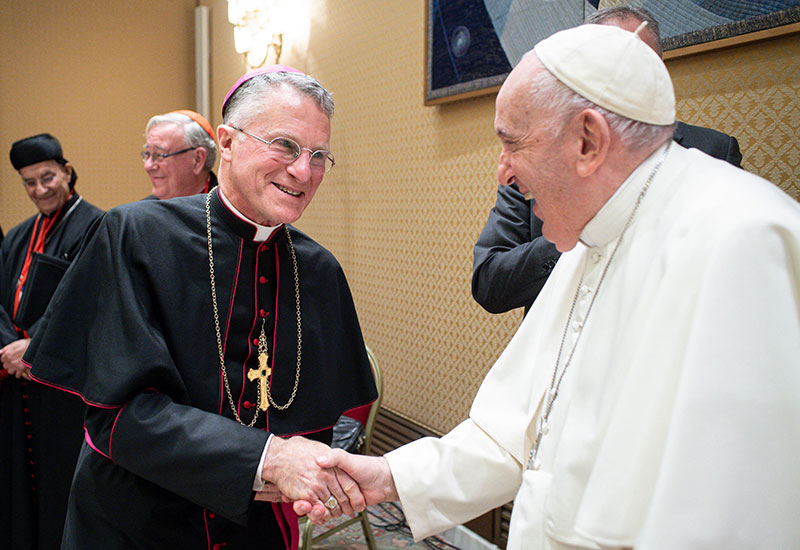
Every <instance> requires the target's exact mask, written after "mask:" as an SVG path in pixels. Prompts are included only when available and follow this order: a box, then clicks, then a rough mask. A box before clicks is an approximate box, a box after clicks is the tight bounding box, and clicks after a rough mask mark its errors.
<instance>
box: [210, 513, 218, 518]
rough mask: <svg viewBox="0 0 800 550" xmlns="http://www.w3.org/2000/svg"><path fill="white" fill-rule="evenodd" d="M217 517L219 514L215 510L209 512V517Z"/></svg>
mask: <svg viewBox="0 0 800 550" xmlns="http://www.w3.org/2000/svg"><path fill="white" fill-rule="evenodd" d="M215 517H217V514H215V513H214V512H209V513H208V519H214V518H215Z"/></svg>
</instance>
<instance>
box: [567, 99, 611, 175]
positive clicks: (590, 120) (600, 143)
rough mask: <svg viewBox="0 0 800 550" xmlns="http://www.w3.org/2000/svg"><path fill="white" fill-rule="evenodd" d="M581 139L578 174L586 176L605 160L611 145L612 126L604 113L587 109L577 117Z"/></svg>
mask: <svg viewBox="0 0 800 550" xmlns="http://www.w3.org/2000/svg"><path fill="white" fill-rule="evenodd" d="M576 124H577V131H578V140H579V146H580V147H579V151H578V158H577V161H576V164H575V168H576V171H577V173H578V175H579V176H580V177H582V178H586V177H588V176H590V175H592V174H593V173H595V172H596V171H597V170H598V169H599V168H600V167H601V166H602V165H603V163H604V162H605V160H606V158H607V157H608V152H609V149H610V147H611V128H609V126H608V122H606V119H605V117H604V116H603V115H601V114H600V113H598V112H597V111H595V110H594V109H585V110H584V111H583V112H581V113H580V114H579V115H578V117H577V122H576Z"/></svg>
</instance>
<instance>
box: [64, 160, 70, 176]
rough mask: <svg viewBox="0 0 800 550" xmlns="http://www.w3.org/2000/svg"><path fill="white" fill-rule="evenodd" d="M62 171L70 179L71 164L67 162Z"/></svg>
mask: <svg viewBox="0 0 800 550" xmlns="http://www.w3.org/2000/svg"><path fill="white" fill-rule="evenodd" d="M64 170H65V171H66V172H67V177H68V178H71V177H72V163H71V162H68V163H66V164H64Z"/></svg>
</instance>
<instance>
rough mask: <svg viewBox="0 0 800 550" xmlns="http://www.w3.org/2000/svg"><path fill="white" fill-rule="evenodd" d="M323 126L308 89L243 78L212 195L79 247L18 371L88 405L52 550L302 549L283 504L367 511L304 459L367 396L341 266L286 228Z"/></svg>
mask: <svg viewBox="0 0 800 550" xmlns="http://www.w3.org/2000/svg"><path fill="white" fill-rule="evenodd" d="M332 114H333V100H332V98H331V96H330V94H329V93H328V92H327V91H326V90H325V89H324V88H323V87H322V86H321V85H320V84H319V83H318V82H317V81H316V80H315V79H313V78H311V77H310V76H307V75H304V74H301V73H299V72H298V71H296V70H295V69H291V68H289V67H283V66H277V67H270V68H266V69H261V70H258V71H256V72H254V73H248V74H247V75H245V76H244V77H242V78H241V79H240V80H239V81H238V82H237V83H236V84H235V85H234V86H233V88H232V89H231V91H230V92H229V93H228V96H227V97H226V98H225V102H224V106H223V121H224V124H222V125H220V126H219V128H218V130H217V132H218V139H219V151H220V158H221V163H220V171H219V186H218V187H217V188H216V189H214V190H212V191H211V192H210V193H208V194H202V195H195V196H189V197H181V198H177V199H174V200H170V201H139V202H136V203H131V204H128V205H123V206H121V207H119V208H116V209H113V210H111V211H110V212H109V213H108V214H107V215H106V216H105V218H104V220H103V221H102V223H100V224H99V226H98V227H97V230H96V231H95V232H94V234H93V237H92V238H91V239H90V240H88V242H87V244H86V246H85V249H84V253H83V254H82V256H81V259H80V261H79V262H78V263H77V264H76V265H75V267H74V269H72V270H71V271H70V273H69V274H68V275H67V277H66V278H65V280H64V284H63V285H62V287H61V289H60V290H59V292H58V293H57V295H56V297H55V298H54V300H56V301H57V302H59V303H60V304H61V305H62V306H63V307H62V308H60V309H59V310H57V311H60V310H61V309H64V310H67V309H68V310H69V311H71V315H70V316H69V317H67V316H62V315H57V314H53V315H52V316H51V317H50V318H49V322H48V325H47V331H46V333H45V336H44V337H43V338H39V339H34V340H33V341H32V342H31V346H30V348H29V353H28V354H27V355H26V358H25V359H26V361H28V362H30V363H32V365H33V368H32V371H31V372H32V376H33V377H34V379H36V380H39V381H41V382H43V383H46V384H50V385H53V386H56V387H58V388H62V389H65V390H67V391H71V392H74V393H77V394H80V395H81V396H82V397H83V398H84V400H85V401H86V402H87V403H89V405H90V406H89V407H88V412H87V414H86V443H85V444H84V445H83V449H82V451H81V456H80V458H79V463H78V467H77V469H76V472H75V477H74V480H73V485H72V494H71V500H70V505H69V509H68V517H67V525H66V528H65V530H64V539H63V546H62V547H63V548H67V549H70V548H81V549H83V548H108V549H123V548H223V547H224V548H225V549H226V550H234V549H237V548H256V547H258V548H287V549H288V548H296V546H297V539H298V528H297V517H296V516H295V515H294V513H293V511H292V509H291V507H290V506H289V505H287V504H283V503H282V502H281V500H282V498H283V497H286V498H292V499H297V498H305V499H314V500H321V501H323V502H326V503H327V505H328V506H329V508H330V509H331V510H332V513H333V515H337V516H338V515H340V514H342V513H351V512H352V511H353V510H356V509H359V510H360V509H362V507H363V498H362V496H361V494H360V493H359V492H358V490H357V488H356V489H354V487H355V485H354V483H353V482H352V480H348V478H347V477H346V476H344V475H340V476H339V477H338V478H337V476H336V475H335V473H334V472H333V471H332V470H325V469H321V468H319V467H318V466H316V464H315V463H314V460H313V459H314V456H315V455H317V454H319V453H320V452H322V450H323V449H327V447H325V446H324V445H323V444H322V443H320V441H322V442H325V443H329V442H330V440H331V435H332V434H331V427H332V426H333V425H334V423H335V422H336V421H337V419H338V418H339V416H340V415H342V414H343V413H345V412H348V411H349V414H351V415H354V416H356V417H359V416H362V417H363V415H364V414H365V413H366V409H367V407H368V406H369V404H370V403H371V402H372V401H374V399H375V398H376V390H375V385H374V381H373V377H372V372H371V369H370V365H369V362H368V360H367V355H366V350H365V347H364V342H363V339H362V336H361V329H360V327H359V323H358V319H357V316H356V311H355V307H354V304H353V300H352V297H351V294H350V290H349V288H348V285H347V281H346V280H345V276H344V273H343V272H342V269H341V267H340V266H339V264H338V263H337V261H336V259H335V258H334V257H333V255H331V253H330V252H328V251H327V250H325V249H324V248H322V247H321V246H320V245H319V244H317V243H316V242H314V241H313V240H311V239H310V238H309V237H308V236H306V235H305V234H303V233H301V232H300V231H298V230H297V229H295V228H294V227H291V226H290V225H289V224H290V223H292V222H294V221H295V220H297V219H298V218H299V217H300V215H301V214H302V213H303V211H304V210H305V208H306V207H307V206H308V204H309V202H311V199H312V198H313V197H314V194H315V193H316V191H317V189H318V188H319V185H320V184H321V183H322V179H323V177H324V176H325V172H326V171H327V170H329V169H330V168H331V167H333V164H334V162H333V155H332V154H331V153H330V152H329V148H330V145H329V143H330V128H331V127H330V118H331V115H332ZM178 150H179V149H176V150H175V151H173V150H172V149H170V150H169V153H165V154H171V153H176V152H177V151H178ZM176 156H177V155H176ZM170 158H172V157H168V158H167V159H165V160H169V159H170ZM296 434H303V435H304V436H305V438H301V437H289V436H293V435H296ZM276 435H277V436H279V437H274V436H276ZM313 440H318V441H313ZM348 481H349V482H348ZM340 483H341V485H340ZM345 489H346V490H345ZM256 492H259V494H260V495H261V497H260V498H264V495H265V494H266V495H267V501H266V502H265V501H262V500H258V501H257V500H255V499H254V495H255V494H256Z"/></svg>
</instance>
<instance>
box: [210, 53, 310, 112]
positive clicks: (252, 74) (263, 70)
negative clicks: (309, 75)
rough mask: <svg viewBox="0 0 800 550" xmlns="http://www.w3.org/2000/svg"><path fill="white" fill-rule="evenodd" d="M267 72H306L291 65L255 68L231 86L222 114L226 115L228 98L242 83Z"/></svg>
mask: <svg viewBox="0 0 800 550" xmlns="http://www.w3.org/2000/svg"><path fill="white" fill-rule="evenodd" d="M267 73H297V74H305V73H303V72H302V71H298V70H297V69H295V68H294V67H290V66H289V65H268V66H266V67H261V68H260V69H255V70H252V71H249V72H246V73H245V74H243V75H242V76H241V77H240V78H239V80H237V81H236V83H235V84H234V85H233V86H231V89H230V90H228V93H227V94H225V99H224V100H223V101H222V114H223V116H224V115H225V106H226V105H227V104H228V100H229V99H230V98H231V96H232V95H233V94H234V93H235V92H236V90H238V89H239V88H240V87H241V86H242V84H244V83H245V82H247V81H248V80H250V79H251V78H253V77H256V76H259V75H262V74H267Z"/></svg>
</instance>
